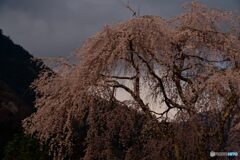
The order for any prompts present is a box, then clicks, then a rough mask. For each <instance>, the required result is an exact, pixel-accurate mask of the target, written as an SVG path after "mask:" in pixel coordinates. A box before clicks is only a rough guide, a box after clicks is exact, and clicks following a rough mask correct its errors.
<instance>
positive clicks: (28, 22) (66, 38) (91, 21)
mask: <svg viewBox="0 0 240 160" xmlns="http://www.w3.org/2000/svg"><path fill="white" fill-rule="evenodd" d="M125 1H126V0H125ZM187 1H189V0H132V1H130V2H131V4H132V6H133V7H134V8H140V13H141V15H145V14H154V15H159V16H162V17H164V18H167V17H171V16H174V15H176V14H178V13H179V12H180V11H181V4H182V3H184V2H187ZM200 2H203V3H205V4H207V5H209V6H211V7H215V8H222V9H225V10H233V11H239V10H240V0H200ZM128 18H131V13H130V12H129V11H128V10H127V9H126V8H125V7H124V6H123V5H122V4H121V3H120V2H119V1H118V0H0V28H1V29H3V32H4V34H6V35H8V36H10V37H11V38H12V39H13V40H14V41H15V42H16V43H18V44H21V45H22V46H23V47H24V48H26V49H27V50H28V51H29V52H30V53H32V54H33V55H35V56H56V55H67V54H70V53H71V52H72V51H74V49H76V48H79V47H81V45H82V43H83V41H84V40H86V38H87V37H89V36H91V35H94V34H95V33H96V32H97V31H99V30H101V28H102V27H103V26H104V25H105V24H112V23H116V22H120V21H123V20H126V19H128Z"/></svg>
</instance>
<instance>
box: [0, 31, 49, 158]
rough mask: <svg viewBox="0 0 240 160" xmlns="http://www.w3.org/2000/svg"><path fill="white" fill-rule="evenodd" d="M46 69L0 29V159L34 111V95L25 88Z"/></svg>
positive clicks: (30, 90)
mask: <svg viewBox="0 0 240 160" xmlns="http://www.w3.org/2000/svg"><path fill="white" fill-rule="evenodd" d="M45 69H47V70H48V68H47V67H46V66H44V65H43V62H42V61H40V60H37V59H34V57H33V56H32V55H30V54H29V53H28V52H27V51H26V50H25V49H24V48H22V47H21V46H19V45H16V44H14V43H13V41H12V40H11V39H10V38H9V37H7V36H5V35H3V34H2V31H1V30H0V130H1V132H0V157H1V153H2V147H3V145H5V143H6V142H7V141H8V140H9V139H10V138H11V136H12V134H13V133H14V132H15V131H16V130H17V129H18V128H19V127H20V124H21V120H23V119H24V118H26V117H27V116H29V115H30V114H31V113H32V112H33V111H34V106H33V103H34V97H35V93H34V91H33V90H32V89H30V88H29V86H30V84H31V83H32V82H33V81H34V79H36V78H37V77H38V74H39V73H40V72H41V71H43V70H45Z"/></svg>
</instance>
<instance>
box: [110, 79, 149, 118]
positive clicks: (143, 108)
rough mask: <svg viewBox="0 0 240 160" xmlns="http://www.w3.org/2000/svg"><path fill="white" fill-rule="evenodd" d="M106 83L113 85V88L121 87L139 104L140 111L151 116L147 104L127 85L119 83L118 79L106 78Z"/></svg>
mask: <svg viewBox="0 0 240 160" xmlns="http://www.w3.org/2000/svg"><path fill="white" fill-rule="evenodd" d="M106 82H107V83H109V86H111V87H114V88H122V89H124V90H125V91H126V92H128V93H129V94H130V95H131V96H132V98H133V99H134V100H135V101H136V102H137V103H138V104H139V106H140V107H141V109H142V111H143V112H144V113H146V115H148V116H152V115H151V112H150V109H149V107H148V105H146V104H144V102H143V100H142V99H141V97H140V96H139V95H137V94H135V92H134V91H133V90H131V89H130V88H129V87H127V86H125V85H123V84H120V83H119V82H118V81H116V80H108V81H106Z"/></svg>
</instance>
